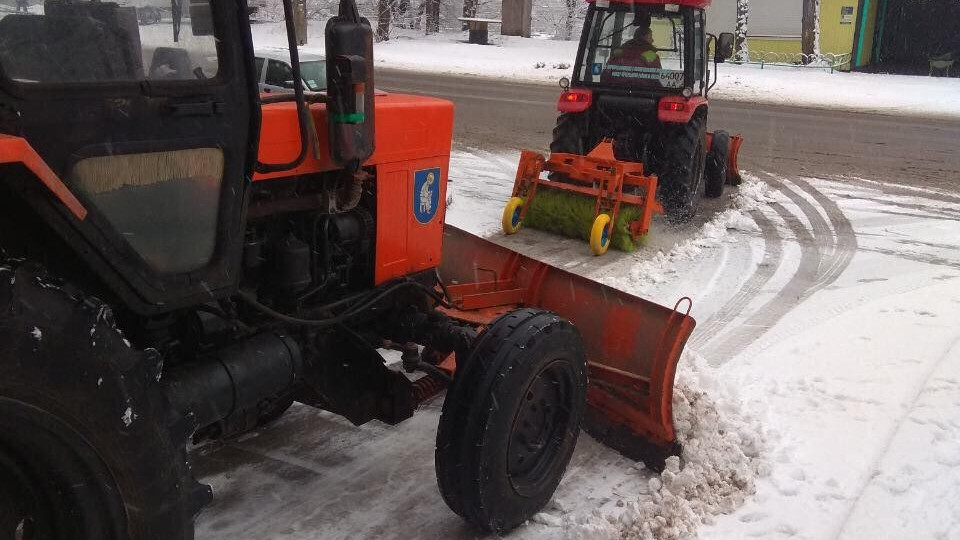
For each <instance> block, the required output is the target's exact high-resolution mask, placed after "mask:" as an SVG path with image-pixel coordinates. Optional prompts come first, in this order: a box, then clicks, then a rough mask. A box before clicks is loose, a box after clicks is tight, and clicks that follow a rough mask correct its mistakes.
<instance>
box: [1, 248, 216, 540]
mask: <svg viewBox="0 0 960 540" xmlns="http://www.w3.org/2000/svg"><path fill="white" fill-rule="evenodd" d="M159 367H160V366H159V360H158V358H156V357H155V356H153V355H151V354H147V353H145V352H142V351H137V350H136V349H134V348H131V347H130V345H129V344H128V343H127V342H126V341H125V340H124V338H123V336H122V335H121V334H120V333H119V332H118V331H117V329H116V327H115V326H114V323H113V322H112V315H111V311H110V308H109V307H108V306H107V305H105V304H104V303H102V302H101V301H100V300H98V299H97V298H95V297H92V296H86V295H84V294H83V293H82V292H80V291H79V289H77V288H76V287H75V286H72V285H71V284H69V283H67V282H64V281H62V280H60V279H57V278H55V277H51V276H49V275H48V274H47V273H46V272H45V271H44V270H43V268H42V267H39V266H37V265H34V264H31V263H24V262H18V261H15V260H9V259H8V260H2V259H0V538H23V539H26V538H35V539H41V538H42V539H50V540H71V539H75V538H97V539H102V540H150V539H154V538H163V539H165V540H188V539H192V538H193V517H194V515H195V514H196V513H197V511H199V509H200V507H201V506H202V505H203V504H205V503H206V502H209V500H210V489H209V487H207V486H201V485H200V484H198V483H197V482H196V481H195V480H194V479H193V476H192V474H191V473H190V468H189V465H188V464H187V453H186V439H187V436H188V434H189V431H190V429H191V426H189V425H188V424H186V423H178V422H177V418H175V417H174V416H173V414H172V413H171V412H170V410H169V405H168V404H167V403H166V400H165V398H164V396H163V394H162V391H161V388H160V383H158V382H157V379H158V378H159V373H160V371H159Z"/></svg>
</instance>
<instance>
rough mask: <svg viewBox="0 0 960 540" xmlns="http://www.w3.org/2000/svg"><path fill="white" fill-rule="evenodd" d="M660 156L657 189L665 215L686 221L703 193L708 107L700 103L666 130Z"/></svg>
mask: <svg viewBox="0 0 960 540" xmlns="http://www.w3.org/2000/svg"><path fill="white" fill-rule="evenodd" d="M662 144H663V150H662V152H663V155H662V158H661V159H660V160H659V167H658V171H657V172H658V173H659V174H658V176H659V184H658V186H657V191H658V193H659V195H660V197H659V198H660V202H661V204H663V207H664V210H665V211H666V213H667V216H668V217H669V218H671V219H672V220H674V221H680V222H684V221H689V220H690V219H691V218H693V216H694V215H696V213H697V206H698V204H699V202H700V196H701V195H702V194H703V172H704V168H705V166H706V157H707V152H706V147H707V108H706V107H705V106H701V107H700V108H698V109H697V110H696V112H694V113H693V116H692V117H691V118H690V121H689V122H687V123H686V124H681V125H679V126H671V127H670V128H668V129H667V130H666V133H665V135H664V139H663V143H662Z"/></svg>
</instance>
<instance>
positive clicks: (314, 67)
mask: <svg viewBox="0 0 960 540" xmlns="http://www.w3.org/2000/svg"><path fill="white" fill-rule="evenodd" d="M255 62H256V65H257V72H258V73H259V75H260V78H259V81H260V91H261V92H262V93H264V94H271V93H285V92H293V69H292V68H291V67H290V56H289V55H288V53H287V50H286V49H282V50H280V49H277V50H271V49H263V50H258V51H256V56H255ZM300 75H301V77H302V78H303V86H304V89H305V90H308V91H310V92H324V91H326V89H327V61H326V59H325V58H324V56H323V55H321V54H313V53H308V52H300Z"/></svg>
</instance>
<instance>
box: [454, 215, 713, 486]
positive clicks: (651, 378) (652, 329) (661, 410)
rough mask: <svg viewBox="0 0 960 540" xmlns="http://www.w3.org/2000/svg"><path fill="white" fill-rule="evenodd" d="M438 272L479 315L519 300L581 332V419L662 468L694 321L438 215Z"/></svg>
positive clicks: (466, 316) (674, 447) (671, 444)
mask: <svg viewBox="0 0 960 540" xmlns="http://www.w3.org/2000/svg"><path fill="white" fill-rule="evenodd" d="M443 247H444V252H443V262H442V263H441V266H440V274H441V275H442V277H443V279H444V280H445V282H446V287H447V294H448V295H449V298H450V299H451V300H452V302H453V304H454V305H455V306H456V307H455V308H447V309H446V310H445V311H446V312H447V314H448V315H450V316H452V317H454V318H457V319H460V320H463V321H467V322H471V323H474V324H479V325H484V324H487V323H489V322H490V321H492V320H493V319H495V318H496V317H497V316H499V315H501V314H503V313H506V312H507V311H510V310H512V309H515V308H517V307H521V306H530V307H540V308H543V309H547V310H550V311H552V312H554V313H556V314H557V315H559V316H561V317H563V318H565V319H567V320H569V321H571V322H572V323H573V324H574V325H576V327H577V328H578V330H579V331H580V334H581V335H582V337H583V341H584V345H585V347H586V352H587V360H588V366H589V377H590V386H589V388H588V391H587V415H586V419H585V425H584V428H585V429H586V430H587V432H588V433H590V434H591V435H593V436H594V437H595V438H597V439H598V440H600V441H601V442H603V443H604V444H606V445H607V446H610V447H611V448H613V449H615V450H617V451H619V452H620V453H622V454H623V455H625V456H626V457H628V458H630V459H634V460H637V461H643V462H644V463H646V464H647V466H648V467H650V468H652V469H655V470H661V469H662V468H663V465H664V460H665V459H666V458H667V457H668V456H670V455H674V454H677V453H678V452H679V450H680V448H679V445H678V443H677V439H676V434H675V433H674V427H673V408H672V401H673V381H674V375H675V374H676V367H677V361H678V360H679V358H680V353H681V352H682V351H683V347H684V345H685V344H686V342H687V338H689V337H690V333H691V332H692V331H693V327H694V325H695V322H694V320H693V318H692V317H690V316H689V315H688V313H689V306H690V302H689V299H686V298H685V299H681V301H680V302H678V303H677V305H680V304H681V302H683V301H684V300H686V304H685V305H686V306H687V312H686V313H681V312H679V311H677V309H676V307H677V306H674V309H670V308H668V307H664V306H661V305H659V304H656V303H653V302H650V301H648V300H644V299H642V298H639V297H636V296H633V295H631V294H628V293H625V292H623V291H619V290H617V289H614V288H611V287H608V286H606V285H602V284H600V283H597V282H595V281H591V280H589V279H587V278H584V277H581V276H578V275H576V274H572V273H570V272H567V271H565V270H561V269H559V268H556V267H554V266H551V265H549V264H546V263H543V262H540V261H536V260H534V259H532V258H530V257H526V256H524V255H521V254H519V253H516V252H514V251H511V250H510V249H507V248H505V247H502V246H499V245H497V244H494V243H493V242H490V241H488V240H484V239H482V238H480V237H478V236H474V235H472V234H470V233H467V232H465V231H462V230H460V229H457V228H456V227H452V226H450V225H446V226H445V229H444V246H443Z"/></svg>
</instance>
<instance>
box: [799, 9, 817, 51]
mask: <svg viewBox="0 0 960 540" xmlns="http://www.w3.org/2000/svg"><path fill="white" fill-rule="evenodd" d="M801 50H802V51H803V63H804V64H809V63H810V62H811V61H812V60H814V57H815V56H817V55H819V54H820V0H803V30H802V33H801Z"/></svg>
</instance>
